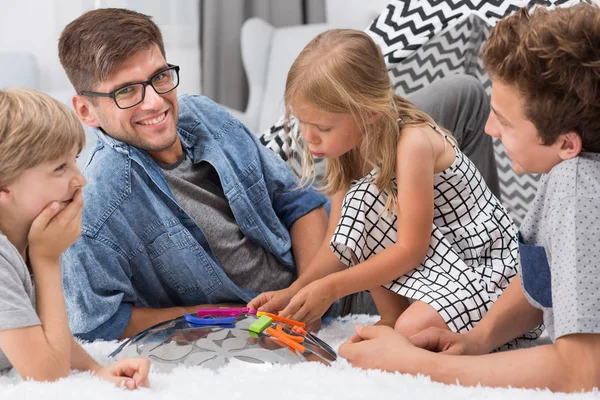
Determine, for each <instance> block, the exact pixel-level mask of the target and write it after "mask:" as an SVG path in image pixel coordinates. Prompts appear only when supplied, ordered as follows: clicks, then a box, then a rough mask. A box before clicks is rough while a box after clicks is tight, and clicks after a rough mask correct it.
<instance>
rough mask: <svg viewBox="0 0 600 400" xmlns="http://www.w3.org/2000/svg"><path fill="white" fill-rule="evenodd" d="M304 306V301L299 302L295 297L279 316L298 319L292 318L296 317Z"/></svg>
mask: <svg viewBox="0 0 600 400" xmlns="http://www.w3.org/2000/svg"><path fill="white" fill-rule="evenodd" d="M302 304H304V300H298V298H297V297H294V298H293V299H292V300H291V301H290V303H289V304H288V305H287V307H286V308H284V309H283V310H281V312H280V313H279V315H280V316H282V317H283V318H290V319H296V318H292V317H293V316H295V315H296V313H297V312H298V310H299V309H300V307H301V306H302ZM296 321H298V319H296Z"/></svg>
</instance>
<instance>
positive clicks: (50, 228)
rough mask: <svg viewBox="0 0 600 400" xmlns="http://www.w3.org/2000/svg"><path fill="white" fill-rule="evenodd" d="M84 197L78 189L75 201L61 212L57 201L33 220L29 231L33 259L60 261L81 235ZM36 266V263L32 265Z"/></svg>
mask: <svg viewBox="0 0 600 400" xmlns="http://www.w3.org/2000/svg"><path fill="white" fill-rule="evenodd" d="M82 211H83V196H82V193H81V189H77V190H76V191H75V194H74V196H73V201H71V203H69V204H67V206H66V207H65V208H64V209H63V210H60V204H59V203H58V202H56V201H54V202H52V203H51V204H49V205H48V206H47V207H46V208H44V210H43V211H42V212H41V213H40V214H39V215H38V216H37V217H36V218H35V219H34V220H33V223H32V224H31V228H30V229H29V235H28V241H29V256H30V258H31V259H40V258H42V259H47V260H58V259H59V257H60V255H61V254H62V253H63V252H64V251H65V250H66V249H67V248H69V246H71V245H72V244H73V243H75V241H76V240H77V238H78V237H79V236H80V235H81V213H82ZM32 264H33V265H34V266H35V263H32Z"/></svg>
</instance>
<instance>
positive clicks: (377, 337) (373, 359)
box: [338, 325, 422, 372]
mask: <svg viewBox="0 0 600 400" xmlns="http://www.w3.org/2000/svg"><path fill="white" fill-rule="evenodd" d="M419 351H422V350H420V349H417V348H415V347H414V346H413V344H412V343H411V342H410V340H408V338H407V337H406V336H404V335H402V334H401V333H400V332H398V331H395V330H394V329H392V328H390V327H389V326H382V325H379V326H360V325H358V326H357V327H356V334H355V335H354V336H352V337H351V338H350V339H348V340H347V341H346V342H345V343H343V344H342V345H341V346H340V349H339V351H338V352H339V354H340V356H342V357H344V358H345V359H347V360H348V362H350V364H352V365H354V366H355V367H358V368H363V369H381V370H384V371H390V372H393V371H400V372H405V371H403V368H402V366H403V365H405V364H406V363H410V360H413V359H415V358H414V357H415V356H416V354H415V355H414V356H413V355H412V354H413V353H416V352H419Z"/></svg>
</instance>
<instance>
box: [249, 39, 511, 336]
mask: <svg viewBox="0 0 600 400" xmlns="http://www.w3.org/2000/svg"><path fill="white" fill-rule="evenodd" d="M285 102H286V109H287V110H288V117H289V114H291V113H293V114H294V116H295V117H296V118H297V119H298V121H299V122H300V129H301V132H302V135H303V139H304V140H303V143H304V148H305V150H306V154H307V156H306V163H305V168H304V176H303V180H302V183H304V184H306V183H308V182H310V181H311V180H313V179H314V161H313V157H324V158H326V159H327V169H326V173H325V182H326V186H325V188H324V190H326V192H327V193H328V194H329V195H330V196H331V215H330V223H329V228H328V234H327V238H328V239H327V240H326V242H325V243H323V245H322V247H321V248H320V250H319V252H318V253H317V255H316V257H315V258H314V260H313V261H312V262H311V265H310V267H309V268H308V270H307V272H306V273H304V274H303V275H302V276H300V277H299V279H298V280H297V281H296V282H295V283H294V284H292V285H291V286H290V287H289V288H288V289H284V290H281V291H277V292H267V293H263V294H261V295H260V296H258V297H257V298H255V299H254V300H252V301H251V302H250V303H249V306H250V307H255V308H258V309H261V310H266V311H279V310H282V311H281V315H283V316H286V317H291V318H294V319H300V320H304V321H305V322H311V321H314V320H316V319H318V318H320V317H321V316H322V315H323V314H324V312H325V311H326V310H327V308H328V307H329V306H330V305H331V303H332V302H333V301H335V300H336V299H338V298H341V297H343V296H346V295H349V294H352V293H356V292H358V291H362V290H370V292H371V294H372V296H373V299H374V301H375V303H376V305H377V307H378V309H379V312H380V314H381V321H380V323H381V324H387V325H390V326H395V327H396V329H398V330H399V331H401V332H403V333H404V334H406V335H412V334H414V333H417V332H419V331H421V330H422V329H425V328H427V327H431V326H437V327H440V328H445V329H451V330H452V331H454V332H463V331H467V330H469V329H471V328H472V327H473V326H474V325H475V324H476V323H477V322H478V321H479V320H481V318H482V317H483V315H484V314H485V313H486V312H487V310H488V309H489V308H490V306H491V305H492V303H493V302H494V301H496V299H497V298H498V296H499V295H500V294H501V293H502V291H503V290H504V289H505V288H506V287H507V286H508V283H509V281H510V279H511V278H512V277H513V276H515V273H516V264H517V255H518V254H517V252H518V245H517V233H516V229H515V227H514V226H513V223H512V221H511V219H510V217H509V216H508V215H507V213H506V211H505V210H504V208H503V207H502V205H501V204H500V202H499V201H498V199H497V198H495V197H494V195H493V194H492V193H491V192H490V190H489V189H488V188H487V186H486V185H485V183H484V181H483V179H482V177H481V175H480V173H479V172H478V171H477V169H476V168H475V166H474V165H473V164H472V163H471V161H470V160H469V159H468V158H466V157H465V156H464V155H463V154H462V153H461V151H460V150H459V149H458V148H457V146H456V143H455V141H454V139H453V137H452V135H451V134H450V133H449V132H447V131H446V130H444V129H443V128H441V127H439V126H438V125H437V124H436V123H435V122H434V121H433V120H432V119H431V118H430V117H429V116H428V115H427V114H425V113H423V112H421V111H419V110H417V109H416V108H415V107H414V106H413V105H412V104H411V103H409V102H408V101H406V100H405V99H403V98H401V97H399V96H397V95H396V94H395V93H394V91H393V88H392V87H391V82H390V79H389V77H388V73H387V69H386V66H385V63H384V59H383V56H382V54H381V52H380V50H379V48H378V47H377V45H376V44H375V43H374V42H373V40H372V39H371V38H370V37H369V36H368V35H367V34H365V33H363V32H360V31H354V30H330V31H327V32H324V33H322V34H321V35H319V36H317V37H316V38H315V39H314V40H313V41H312V42H311V43H309V44H308V45H307V46H306V48H305V49H304V50H303V51H302V53H301V54H300V55H299V56H298V59H297V60H296V61H295V62H294V64H293V65H292V68H291V70H290V72H289V74H288V78H287V83H286V91H285ZM346 266H352V268H345V267H346ZM409 299H410V301H409Z"/></svg>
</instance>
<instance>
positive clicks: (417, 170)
mask: <svg viewBox="0 0 600 400" xmlns="http://www.w3.org/2000/svg"><path fill="white" fill-rule="evenodd" d="M425 129H427V128H418V127H417V128H408V129H407V128H405V129H403V130H402V136H401V138H400V140H399V143H398V150H397V160H396V182H397V185H398V208H397V214H398V220H397V224H398V225H397V232H398V233H397V238H396V243H394V244H393V245H391V246H389V247H387V248H386V249H385V250H383V251H381V252H380V253H378V254H376V255H374V256H372V257H370V258H369V259H368V260H366V261H364V262H362V263H360V264H358V265H356V266H354V267H352V268H349V269H346V270H344V271H341V272H338V273H335V274H333V275H330V276H328V277H327V278H325V279H326V280H328V281H329V286H330V287H331V288H332V290H334V291H335V297H336V298H341V297H344V296H347V295H349V294H352V293H356V292H360V291H362V290H366V289H370V288H373V287H377V286H379V285H383V284H385V283H387V282H390V281H392V280H393V279H396V278H398V277H399V276H401V275H404V274H406V273H407V272H409V271H411V270H413V269H414V268H416V267H417V266H418V265H419V264H420V263H421V262H422V261H423V259H425V256H426V254H427V251H428V249H429V243H430V241H431V229H432V224H433V207H434V206H433V175H434V173H435V167H436V161H437V158H438V154H443V150H441V151H440V150H438V151H437V152H436V150H435V149H434V144H433V142H432V140H431V139H430V136H429V134H428V132H427V131H426V130H425ZM439 137H440V138H441V136H439ZM442 140H443V138H442ZM440 147H441V146H440ZM446 148H449V149H452V147H451V146H449V145H446V146H445V147H444V149H446ZM436 153H437V154H436Z"/></svg>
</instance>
